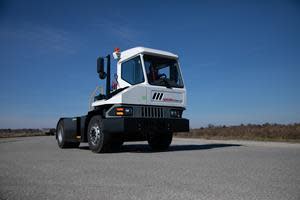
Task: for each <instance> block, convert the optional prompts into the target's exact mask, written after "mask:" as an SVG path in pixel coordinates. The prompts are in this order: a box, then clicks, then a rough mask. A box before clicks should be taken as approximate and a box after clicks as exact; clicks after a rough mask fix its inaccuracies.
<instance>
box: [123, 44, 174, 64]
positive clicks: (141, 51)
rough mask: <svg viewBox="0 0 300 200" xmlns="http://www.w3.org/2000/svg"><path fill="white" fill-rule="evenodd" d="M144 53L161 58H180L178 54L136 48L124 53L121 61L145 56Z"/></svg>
mask: <svg viewBox="0 0 300 200" xmlns="http://www.w3.org/2000/svg"><path fill="white" fill-rule="evenodd" d="M144 53H145V54H150V55H159V56H163V57H169V58H176V59H177V58H178V56H177V55H176V54H173V53H171V52H168V51H162V50H158V49H151V48H146V47H134V48H131V49H127V50H125V51H122V52H121V57H120V61H123V60H126V59H128V58H131V57H133V56H135V55H138V54H144Z"/></svg>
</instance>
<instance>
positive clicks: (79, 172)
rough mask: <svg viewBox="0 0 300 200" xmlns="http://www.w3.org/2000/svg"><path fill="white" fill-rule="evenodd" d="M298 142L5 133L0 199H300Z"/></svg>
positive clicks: (0, 161) (1, 148)
mask: <svg viewBox="0 0 300 200" xmlns="http://www.w3.org/2000/svg"><path fill="white" fill-rule="evenodd" d="M299 169H300V144H287V143H271V142H270V143H267V142H244V141H242V142H241V141H221V140H220V141H216V140H200V139H175V140H174V141H173V143H172V146H171V148H170V150H169V151H167V152H157V153H152V152H151V151H149V148H148V146H147V145H146V143H144V142H139V143H125V145H124V146H123V148H122V150H121V152H118V153H111V154H95V153H92V152H91V151H89V150H88V148H87V145H86V144H83V145H81V147H80V148H79V149H59V148H58V146H57V143H56V141H55V139H54V137H53V136H48V137H46V136H45V137H30V138H14V139H1V140H0V199H39V200H40V199H59V200H61V199H101V200H103V199H104V200H105V199H122V200H125V199H143V200H147V199H172V200H173V199H230V200H232V199H264V200H266V199H272V200H275V199H284V200H288V199H295V200H299V199H300V170H299Z"/></svg>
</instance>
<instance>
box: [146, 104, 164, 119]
mask: <svg viewBox="0 0 300 200" xmlns="http://www.w3.org/2000/svg"><path fill="white" fill-rule="evenodd" d="M141 109H142V117H145V118H164V112H163V108H160V107H149V106H143V107H141Z"/></svg>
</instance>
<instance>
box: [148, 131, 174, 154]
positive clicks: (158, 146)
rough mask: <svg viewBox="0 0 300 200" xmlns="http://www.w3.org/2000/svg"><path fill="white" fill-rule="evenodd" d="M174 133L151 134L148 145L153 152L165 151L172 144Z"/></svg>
mask: <svg viewBox="0 0 300 200" xmlns="http://www.w3.org/2000/svg"><path fill="white" fill-rule="evenodd" d="M172 139H173V133H172V132H166V133H157V132H155V133H154V132H151V133H149V134H148V144H149V146H150V147H151V149H152V150H153V151H165V150H167V149H168V148H169V146H170V144H171V143H172Z"/></svg>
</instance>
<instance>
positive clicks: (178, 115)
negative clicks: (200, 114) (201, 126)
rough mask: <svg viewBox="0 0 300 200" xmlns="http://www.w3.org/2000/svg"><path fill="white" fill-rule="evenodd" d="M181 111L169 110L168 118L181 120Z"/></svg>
mask: <svg viewBox="0 0 300 200" xmlns="http://www.w3.org/2000/svg"><path fill="white" fill-rule="evenodd" d="M181 115H182V110H174V109H173V110H170V116H171V117H174V118H181Z"/></svg>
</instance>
